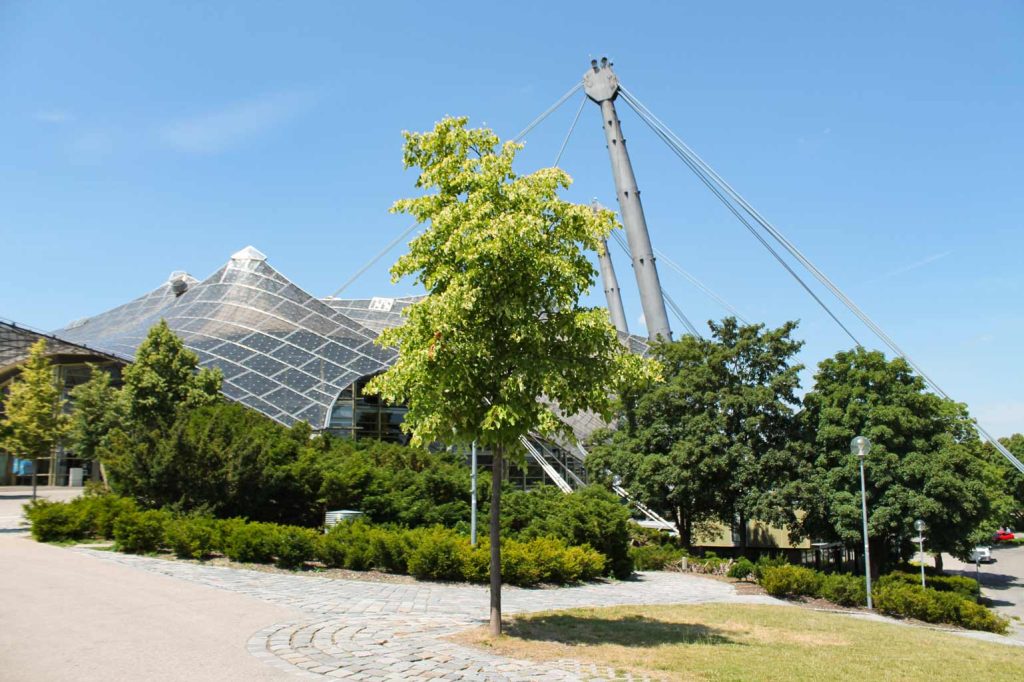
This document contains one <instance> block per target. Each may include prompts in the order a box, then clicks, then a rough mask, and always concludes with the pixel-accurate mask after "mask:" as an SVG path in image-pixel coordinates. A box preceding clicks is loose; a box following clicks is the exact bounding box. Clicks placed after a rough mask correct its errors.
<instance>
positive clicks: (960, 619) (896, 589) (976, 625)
mask: <svg viewBox="0 0 1024 682" xmlns="http://www.w3.org/2000/svg"><path fill="white" fill-rule="evenodd" d="M873 597H874V603H875V608H877V609H878V610H879V611H881V612H882V613H886V614H889V615H891V616H898V617H901V618H915V619H917V620H923V621H925V622H926V623H950V624H952V625H960V626H963V627H966V628H971V629H972V630H984V631H986V632H996V633H1000V634H1002V633H1005V632H1006V631H1007V629H1008V627H1009V621H1008V620H1006V619H1005V618H1002V617H1000V616H998V615H996V614H995V613H993V612H991V611H989V610H988V609H986V608H985V607H984V606H981V605H979V604H975V603H974V602H973V601H970V600H969V599H964V598H963V597H961V596H959V595H958V594H956V593H954V592H938V591H936V590H933V589H925V588H922V587H921V586H920V585H909V584H905V583H901V582H899V581H888V582H887V583H886V584H884V585H879V587H878V589H877V590H875V592H874V594H873Z"/></svg>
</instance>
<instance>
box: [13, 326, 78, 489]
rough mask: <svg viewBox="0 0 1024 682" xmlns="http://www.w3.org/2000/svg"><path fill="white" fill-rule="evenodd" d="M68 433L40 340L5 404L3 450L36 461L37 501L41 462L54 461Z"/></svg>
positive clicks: (33, 471) (34, 485) (52, 375)
mask: <svg viewBox="0 0 1024 682" xmlns="http://www.w3.org/2000/svg"><path fill="white" fill-rule="evenodd" d="M66 432H67V417H66V415H65V414H64V400H63V399H62V398H61V388H60V386H59V385H58V383H57V379H56V375H55V373H54V371H53V365H52V363H51V362H50V359H49V358H48V357H46V339H42V338H41V339H39V340H38V341H36V342H35V343H34V344H32V348H31V349H30V350H29V356H28V360H26V361H25V364H24V365H23V366H22V368H21V373H20V374H19V375H18V377H17V378H16V379H15V380H14V381H13V382H12V383H11V386H10V393H9V394H8V395H7V399H6V400H5V401H4V428H3V430H2V432H0V433H2V437H3V439H2V440H0V449H3V450H6V451H7V452H8V453H10V454H12V455H14V456H16V457H21V458H23V459H31V460H32V497H33V498H35V497H36V487H37V480H38V477H37V475H36V471H37V469H38V468H39V460H41V459H46V458H47V457H50V455H51V453H52V452H53V449H54V448H55V447H57V444H58V443H60V442H61V440H62V439H63V438H64V435H65V433H66Z"/></svg>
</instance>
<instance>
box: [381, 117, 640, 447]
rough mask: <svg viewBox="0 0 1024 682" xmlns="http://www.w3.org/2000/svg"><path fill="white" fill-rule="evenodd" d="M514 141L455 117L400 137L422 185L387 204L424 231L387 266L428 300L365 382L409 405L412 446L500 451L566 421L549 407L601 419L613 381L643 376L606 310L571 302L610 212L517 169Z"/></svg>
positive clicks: (547, 172)
mask: <svg viewBox="0 0 1024 682" xmlns="http://www.w3.org/2000/svg"><path fill="white" fill-rule="evenodd" d="M520 148H521V145H518V144H515V143H511V142H507V143H504V144H500V143H499V139H498V137H497V136H496V135H495V134H494V133H493V132H491V131H490V130H486V129H475V130H470V129H467V128H466V119H465V118H445V119H443V120H442V121H440V122H439V123H438V124H437V125H436V126H435V128H434V130H433V131H430V132H426V133H405V147H404V158H403V161H404V164H405V166H406V168H411V167H417V168H419V169H420V174H419V177H418V179H417V181H416V186H417V187H418V188H420V189H421V190H425V191H426V192H429V193H426V194H423V195H422V196H419V197H416V198H413V199H404V200H401V201H398V202H396V203H395V205H394V208H393V209H392V210H393V211H394V212H399V213H407V214H410V215H412V216H413V217H414V218H415V219H416V220H417V222H420V223H423V224H424V225H426V226H427V227H426V229H425V230H424V231H423V232H422V233H421V234H420V235H419V236H418V237H417V238H416V239H414V240H413V241H412V242H411V243H410V244H409V253H407V254H405V255H403V256H402V257H401V258H400V259H399V260H398V262H397V263H396V264H395V265H394V267H392V269H391V274H392V278H393V279H396V280H397V279H401V278H403V277H407V276H412V277H414V278H415V280H416V281H417V283H420V284H422V285H423V286H424V287H425V288H426V290H427V293H428V296H427V297H426V298H425V299H423V300H422V301H421V302H419V303H416V304H415V305H412V306H409V307H408V308H406V309H405V313H406V315H407V319H406V321H405V324H403V325H401V326H399V327H396V328H392V329H388V330H385V331H384V332H383V333H381V335H380V337H379V338H378V339H377V342H378V343H380V344H381V345H385V346H395V347H400V348H401V349H402V353H401V356H400V357H399V359H398V362H397V363H396V364H395V365H394V366H393V367H392V368H391V369H390V370H388V371H387V372H385V373H384V374H382V375H380V376H378V377H377V378H375V379H374V380H373V381H372V382H371V383H370V385H369V386H368V389H367V390H368V391H372V392H379V394H380V395H381V396H382V397H383V398H384V399H386V400H387V401H389V402H392V403H404V404H408V405H409V412H408V413H407V414H406V417H405V422H404V424H403V428H405V429H407V430H409V432H410V433H411V434H412V438H413V442H414V443H430V442H446V443H455V444H465V445H468V444H469V443H470V442H472V441H477V442H478V443H479V444H480V445H481V446H483V447H495V446H497V447H509V446H511V445H513V444H514V443H516V442H517V440H518V438H519V437H520V436H523V435H526V434H527V433H529V432H530V431H533V430H541V431H545V432H547V431H552V430H556V429H564V428H565V427H564V425H563V424H562V422H561V421H560V420H559V419H558V417H557V416H556V415H555V413H554V412H553V411H552V408H551V405H553V404H557V405H558V406H559V409H560V410H561V411H562V412H564V413H566V414H576V413H578V412H582V411H584V410H593V411H595V412H597V413H599V414H602V415H604V416H610V412H611V399H610V389H612V388H614V387H615V386H616V385H617V384H618V383H620V382H621V381H623V380H626V379H633V378H636V377H638V376H641V375H643V374H645V373H649V372H650V365H649V364H648V363H647V362H646V361H643V360H642V359H640V358H638V357H636V356H633V355H631V354H630V353H629V352H628V351H627V350H626V349H625V348H624V347H623V346H622V344H620V343H619V341H618V337H617V335H616V333H615V331H614V329H613V328H612V326H611V324H610V322H609V320H608V314H607V312H606V311H605V310H604V309H602V308H596V307H595V308H585V307H582V306H580V304H579V300H580V297H581V296H582V295H583V294H585V293H586V292H587V291H589V290H590V288H591V287H592V286H593V284H594V280H595V276H596V271H595V269H594V266H593V265H592V264H591V262H590V260H589V258H588V254H587V252H588V251H591V252H596V251H598V250H600V249H601V248H602V246H601V242H602V240H603V239H604V238H606V237H607V236H608V234H609V232H610V231H611V229H612V228H613V227H614V226H615V218H614V215H613V214H612V212H611V211H602V212H600V213H598V214H595V213H594V212H593V211H592V210H591V209H590V207H588V206H583V205H576V204H571V203H569V202H566V201H563V200H561V199H559V198H558V192H559V191H561V190H563V189H566V188H568V186H569V183H570V179H569V176H568V175H566V174H565V173H564V172H563V171H561V170H559V169H556V168H548V169H543V170H540V171H537V172H535V173H533V174H531V175H527V176H519V175H517V174H516V173H515V172H513V170H512V164H513V160H514V159H515V155H516V152H517V151H518V150H519V149H520ZM540 396H546V397H547V398H548V399H549V400H546V401H539V400H538V398H539V397H540Z"/></svg>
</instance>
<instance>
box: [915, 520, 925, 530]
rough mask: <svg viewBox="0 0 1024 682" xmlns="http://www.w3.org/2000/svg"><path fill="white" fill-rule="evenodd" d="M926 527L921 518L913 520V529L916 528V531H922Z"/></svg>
mask: <svg viewBox="0 0 1024 682" xmlns="http://www.w3.org/2000/svg"><path fill="white" fill-rule="evenodd" d="M927 528H928V524H926V523H925V522H924V521H923V520H922V519H918V520H917V521H914V530H916V531H917V532H918V533H923V532H924V531H925V530H926V529H927Z"/></svg>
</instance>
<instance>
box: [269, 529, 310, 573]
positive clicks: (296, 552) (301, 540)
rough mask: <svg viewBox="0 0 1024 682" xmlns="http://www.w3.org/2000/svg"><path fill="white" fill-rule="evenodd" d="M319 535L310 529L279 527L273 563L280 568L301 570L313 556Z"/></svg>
mask: <svg viewBox="0 0 1024 682" xmlns="http://www.w3.org/2000/svg"><path fill="white" fill-rule="evenodd" d="M319 539H320V534H319V533H317V532H316V531H315V530H313V529H312V528H301V527H299V526H279V527H278V532H277V538H276V544H275V546H274V557H275V558H276V561H275V562H274V563H275V564H277V566H279V567H280V568H301V567H302V565H303V564H305V563H306V562H307V561H312V560H313V557H314V555H315V550H316V546H317V542H318V540H319Z"/></svg>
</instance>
